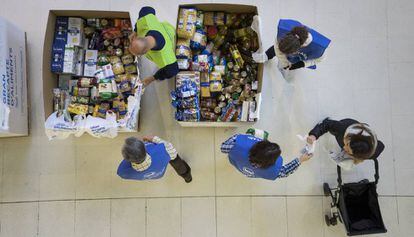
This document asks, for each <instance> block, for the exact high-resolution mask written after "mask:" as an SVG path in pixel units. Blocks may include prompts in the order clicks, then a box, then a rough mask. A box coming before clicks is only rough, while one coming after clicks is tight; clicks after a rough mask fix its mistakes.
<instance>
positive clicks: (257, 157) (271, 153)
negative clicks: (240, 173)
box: [249, 140, 282, 169]
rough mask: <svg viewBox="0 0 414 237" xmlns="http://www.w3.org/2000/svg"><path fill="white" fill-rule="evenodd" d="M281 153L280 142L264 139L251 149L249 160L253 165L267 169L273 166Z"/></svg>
mask: <svg viewBox="0 0 414 237" xmlns="http://www.w3.org/2000/svg"><path fill="white" fill-rule="evenodd" d="M281 153H282V151H281V150H280V147H279V145H278V144H276V143H273V142H269V141H267V140H264V141H260V142H258V143H256V144H254V146H253V147H252V148H251V149H250V151H249V161H250V163H251V164H252V165H254V166H257V167H258V168H263V169H265V168H268V167H270V166H272V165H273V164H274V163H275V162H276V160H277V158H278V157H279V156H280V154H281Z"/></svg>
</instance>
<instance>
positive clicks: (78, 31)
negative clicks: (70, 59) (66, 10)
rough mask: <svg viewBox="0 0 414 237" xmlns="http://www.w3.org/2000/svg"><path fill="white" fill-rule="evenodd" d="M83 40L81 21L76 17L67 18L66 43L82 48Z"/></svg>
mask: <svg viewBox="0 0 414 237" xmlns="http://www.w3.org/2000/svg"><path fill="white" fill-rule="evenodd" d="M83 38H84V37H83V19H82V18H78V17H69V18H68V33H67V42H66V43H67V44H70V45H74V46H79V47H82V46H83Z"/></svg>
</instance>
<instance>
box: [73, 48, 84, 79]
mask: <svg viewBox="0 0 414 237" xmlns="http://www.w3.org/2000/svg"><path fill="white" fill-rule="evenodd" d="M84 59H85V50H83V49H79V52H78V57H77V60H76V65H75V75H76V76H83V65H84Z"/></svg>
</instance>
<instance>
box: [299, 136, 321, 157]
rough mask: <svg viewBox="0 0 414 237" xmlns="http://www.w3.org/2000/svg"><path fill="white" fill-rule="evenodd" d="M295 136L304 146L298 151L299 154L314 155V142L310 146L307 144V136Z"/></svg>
mask: <svg viewBox="0 0 414 237" xmlns="http://www.w3.org/2000/svg"><path fill="white" fill-rule="evenodd" d="M296 136H297V137H298V138H299V140H301V141H303V142H305V146H304V147H303V148H302V150H301V151H300V153H301V154H305V153H306V154H314V152H315V147H316V141H314V142H313V143H312V144H309V143H308V142H307V138H308V135H304V136H302V135H300V134H298V135H296Z"/></svg>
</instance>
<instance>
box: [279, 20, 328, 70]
mask: <svg viewBox="0 0 414 237" xmlns="http://www.w3.org/2000/svg"><path fill="white" fill-rule="evenodd" d="M296 26H302V24H301V23H300V22H299V21H295V20H289V19H280V20H279V25H278V26H277V40H278V41H279V40H280V39H282V38H283V37H284V36H285V35H286V34H287V33H289V32H290V31H291V30H292V29H293V28H294V27H296ZM307 29H308V31H309V33H310V34H311V35H312V42H311V43H310V44H309V45H308V46H306V47H303V48H300V49H299V52H297V53H294V54H289V55H287V59H288V60H289V62H291V63H292V64H294V63H297V62H300V61H306V60H310V59H317V58H320V57H321V56H322V55H323V53H324V52H325V49H326V48H328V46H329V44H330V43H331V40H330V39H328V38H326V37H325V36H323V35H321V34H319V33H318V32H316V31H314V30H313V29H311V28H309V27H307ZM309 68H310V69H316V66H311V67H309Z"/></svg>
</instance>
